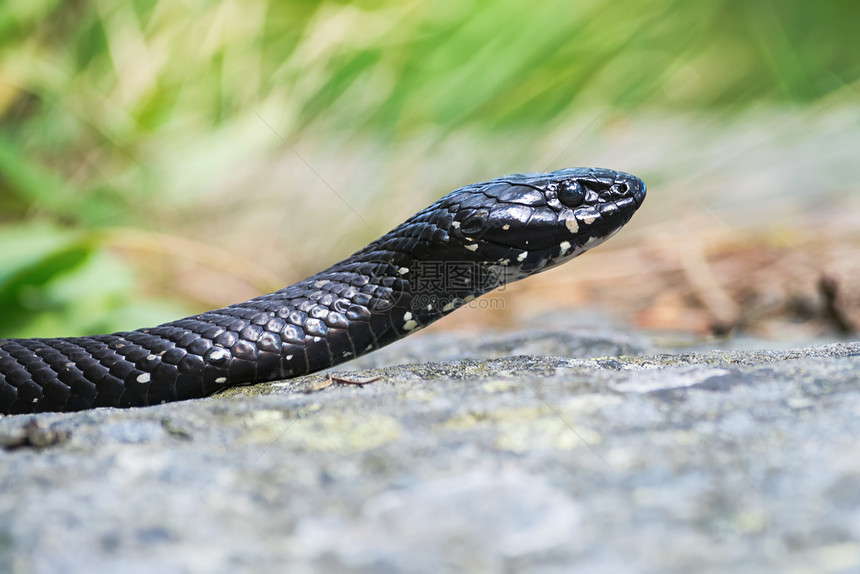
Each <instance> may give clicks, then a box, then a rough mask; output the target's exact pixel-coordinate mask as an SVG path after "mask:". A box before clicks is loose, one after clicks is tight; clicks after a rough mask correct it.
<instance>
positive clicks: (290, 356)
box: [284, 355, 293, 361]
mask: <svg viewBox="0 0 860 574" xmlns="http://www.w3.org/2000/svg"><path fill="white" fill-rule="evenodd" d="M284 358H285V359H286V360H288V361H290V360H292V358H293V356H292V355H287V356H286V357H284Z"/></svg>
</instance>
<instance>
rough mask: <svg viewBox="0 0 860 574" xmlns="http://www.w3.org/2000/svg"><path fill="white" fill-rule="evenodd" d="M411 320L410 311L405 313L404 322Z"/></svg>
mask: <svg viewBox="0 0 860 574" xmlns="http://www.w3.org/2000/svg"><path fill="white" fill-rule="evenodd" d="M410 319H412V313H411V312H410V311H407V312H405V313H404V314H403V320H404V321H409V320H410Z"/></svg>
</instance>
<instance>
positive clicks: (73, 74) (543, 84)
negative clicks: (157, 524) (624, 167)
mask: <svg viewBox="0 0 860 574" xmlns="http://www.w3.org/2000/svg"><path fill="white" fill-rule="evenodd" d="M857 22H860V4H857V3H854V2H849V1H847V0H845V1H840V0H831V1H826V2H818V3H809V2H803V1H801V0H782V1H780V0H769V1H767V0H766V1H759V2H742V1H738V0H714V1H712V2H686V1H682V0H663V1H661V2H651V3H642V2H631V1H618V0H591V1H585V2H567V1H560V0H559V1H549V2H539V3H526V2H519V1H516V0H499V1H495V2H474V1H473V2H468V1H465V2H462V1H447V0H445V1H441V2H429V1H420V0H411V1H410V0H407V1H405V2H403V1H387V0H367V1H357V2H347V1H331V2H316V1H310V0H289V1H282V2H274V1H266V0H221V1H217V0H184V1H179V2H177V1H170V2H169V1H166V0H161V1H157V0H98V1H96V0H82V1H79V2H60V1H59V0H5V1H4V2H3V3H2V4H0V336H32V335H36V334H49V333H50V334H58V335H59V334H63V335H68V334H80V333H86V332H99V331H110V330H115V329H120V328H132V327H136V326H141V325H145V324H152V323H156V322H158V321H160V320H162V319H164V318H166V317H170V316H176V315H178V314H180V313H181V312H183V311H189V310H193V309H198V308H200V307H203V306H206V305H208V304H211V303H212V302H213V299H212V298H210V297H208V296H204V295H201V294H200V293H201V291H200V289H197V290H195V289H186V287H187V285H185V284H184V283H183V281H182V277H183V275H182V273H183V272H185V273H186V274H188V273H193V272H194V269H196V268H197V266H207V265H209V266H215V267H218V266H219V264H218V263H216V262H215V261H213V256H212V254H211V253H209V252H207V251H205V249H204V248H202V247H201V251H199V252H197V253H196V254H195V253H193V252H194V251H195V250H194V249H193V248H190V249H189V251H191V252H192V253H190V254H189V256H188V260H189V261H190V262H191V263H189V264H188V266H189V269H190V271H189V270H188V269H180V270H178V271H177V270H176V269H172V270H170V269H168V270H165V269H163V267H164V265H161V264H159V263H157V262H156V263H153V262H152V261H150V260H148V259H146V258H145V257H144V258H143V259H144V261H142V259H141V257H140V253H139V252H138V251H139V250H135V249H134V248H131V249H129V246H128V242H123V241H121V240H120V239H118V238H122V237H127V236H126V235H123V232H122V230H124V229H125V230H128V229H132V230H134V229H141V230H144V231H146V232H147V233H151V234H153V235H156V236H158V237H164V236H167V237H171V236H174V237H176V239H177V241H186V242H188V241H195V240H196V238H200V244H201V245H202V243H204V242H206V243H213V244H215V245H219V247H220V248H222V250H223V252H224V253H227V252H229V253H233V254H234V255H233V256H232V257H235V258H236V259H237V260H241V263H242V264H244V265H246V267H242V264H236V265H233V264H231V262H230V261H231V260H230V259H229V257H230V256H227V255H225V259H224V262H223V265H220V267H222V269H221V272H222V273H223V274H224V275H226V276H228V277H229V276H230V274H231V269H232V270H234V271H233V273H235V275H241V276H243V277H245V278H246V279H247V278H248V276H249V275H251V276H253V275H254V269H255V268H254V264H253V262H252V260H253V256H252V255H246V254H248V253H249V252H250V253H253V252H255V251H259V250H260V248H261V247H263V248H266V247H268V248H271V249H278V250H284V249H285V248H286V246H288V245H289V244H290V241H291V240H292V242H294V243H295V242H300V244H301V245H302V246H303V247H305V248H306V250H307V251H308V253H309V255H308V256H307V259H300V260H298V261H296V262H294V266H293V267H289V266H288V265H287V264H286V263H284V264H283V265H285V266H282V267H281V268H280V269H278V270H277V272H273V273H270V274H268V275H267V274H266V273H265V272H262V271H260V272H259V273H257V278H256V279H255V278H252V279H250V280H249V281H250V283H251V284H252V285H253V288H254V289H256V290H260V289H265V288H271V287H272V286H275V285H277V284H278V282H279V281H280V282H284V283H285V282H286V280H288V279H290V278H293V279H294V278H296V277H291V276H292V275H294V274H295V275H298V274H301V273H304V272H305V271H308V270H311V269H313V268H317V267H319V263H318V262H317V261H316V260H315V259H314V258H317V257H322V256H323V255H322V254H325V253H327V252H326V249H328V250H329V251H328V253H329V254H330V253H340V254H345V253H347V252H348V251H349V247H348V245H346V244H352V245H353V246H355V245H357V243H356V241H363V240H365V239H368V238H370V237H371V236H373V235H374V230H376V231H379V230H384V228H385V226H386V225H387V223H385V222H388V224H390V223H391V222H392V221H393V219H395V218H393V216H392V215H391V214H390V213H388V214H386V213H377V212H375V211H374V210H373V209H371V208H370V207H369V206H370V205H372V201H373V200H374V198H379V197H385V198H386V201H388V202H389V204H392V205H394V207H392V212H396V213H398V214H403V215H405V214H409V213H411V212H412V211H413V209H414V206H415V203H414V202H405V203H404V202H402V197H400V194H402V191H403V190H402V188H399V187H398V185H397V184H398V182H400V181H402V179H403V172H404V171H405V168H404V166H405V165H409V166H410V172H412V171H414V172H416V173H419V174H421V173H424V174H428V175H429V174H434V175H438V173H439V172H448V171H454V168H452V167H446V168H444V169H439V168H438V167H432V166H430V165H429V164H428V165H423V166H420V165H419V166H416V164H417V163H419V162H420V161H421V160H422V157H424V156H425V154H426V153H427V150H428V149H434V146H437V147H438V146H440V145H442V143H441V142H452V141H453V142H465V141H469V138H477V140H475V141H481V142H483V143H482V146H483V147H490V146H492V144H493V142H498V141H500V140H502V139H503V138H504V139H505V141H516V142H520V143H519V144H518V145H520V146H522V149H518V148H517V147H516V145H513V144H511V145H508V146H499V148H500V149H493V150H492V151H491V152H489V153H488V152H487V151H486V150H484V151H483V152H482V153H484V154H485V156H484V157H478V154H477V152H476V151H474V149H473V150H468V149H465V150H463V149H461V153H460V157H459V161H460V162H461V164H460V167H459V168H458V169H461V171H460V173H467V172H468V169H467V168H462V166H470V165H473V164H474V165H490V164H492V165H493V166H494V167H497V166H495V164H493V162H492V160H491V159H489V158H488V157H487V155H490V154H492V153H497V154H499V157H500V158H511V157H518V156H519V155H520V154H525V153H526V152H525V151H523V150H526V149H531V148H533V147H536V144H534V143H532V142H536V141H538V139H539V137H540V136H539V134H544V133H546V132H548V131H552V130H553V129H555V127H556V126H558V125H559V124H562V123H568V124H569V123H570V122H573V121H575V120H576V119H577V118H581V117H592V118H594V117H597V118H599V119H600V122H598V124H597V125H596V126H594V127H592V128H591V129H596V130H600V129H601V125H600V124H601V122H609V121H611V119H612V118H613V117H615V118H617V117H619V116H621V117H623V116H624V115H625V114H634V113H638V112H640V111H643V110H664V111H665V110H686V111H693V112H701V111H707V112H710V113H715V114H717V115H720V114H731V113H736V112H738V111H743V110H745V109H748V108H750V107H752V106H785V105H791V106H802V105H807V104H811V103H814V102H818V101H821V100H822V98H828V97H832V95H833V94H835V93H840V92H841V91H845V90H848V91H852V90H855V91H856V89H857V84H856V82H857V79H858V78H860V60H858V58H857V56H856V49H854V46H853V45H851V44H852V43H853V40H851V39H852V38H853V37H854V35H855V28H856V24H857ZM595 110H597V111H600V110H602V111H603V112H605V111H606V110H609V111H610V112H611V113H609V114H605V113H603V112H600V113H596V112H595ZM583 114H584V115H583ZM589 114H590V116H589ZM583 127H584V126H583ZM419 140H420V141H421V142H425V143H423V144H422V145H419V146H415V145H414V142H415V141H419ZM299 143H300V144H301V146H300V148H297V147H296V146H297V144H299ZM562 147H563V146H562ZM357 150H365V151H363V152H358V151H357ZM366 150H370V151H366ZM560 151H561V150H560V149H557V148H556V149H555V153H554V154H551V155H557V153H558V152H560ZM363 153H366V155H362V154H363ZM287 156H289V161H292V162H293V163H292V164H290V165H291V166H292V169H294V170H295V169H298V168H299V167H300V168H302V169H305V170H307V167H308V166H307V165H305V164H308V165H309V166H310V168H311V169H312V170H313V171H315V172H320V171H322V172H323V173H320V179H322V180H324V181H329V180H335V179H336V175H337V174H335V173H334V172H347V173H350V172H352V170H354V173H355V175H356V179H358V177H359V176H360V177H361V178H362V181H364V182H365V183H364V184H363V185H361V186H360V187H361V189H368V188H372V192H369V193H358V192H357V191H356V190H353V189H350V190H349V192H350V194H349V197H350V201H349V203H350V205H352V206H353V208H351V209H350V210H341V211H339V212H338V215H337V217H336V220H335V221H330V222H326V223H327V224H329V225H331V226H332V227H336V228H337V229H334V230H327V231H326V233H325V234H323V233H321V230H320V225H321V224H320V214H321V213H325V210H320V209H321V208H320V207H319V206H318V205H317V204H316V201H317V199H318V198H316V199H314V198H310V199H308V197H307V195H308V193H310V192H309V191H308V189H307V185H308V183H307V182H309V181H311V179H307V178H304V176H302V177H303V178H304V179H301V181H288V182H285V181H284V169H283V166H280V163H279V161H282V160H279V159H278V158H285V157H287ZM296 156H298V157H300V158H301V161H298V160H297V159H296ZM529 157H536V156H533V155H532V156H529ZM283 161H287V160H283ZM350 162H354V163H350ZM358 164H361V167H358ZM380 165H385V166H389V167H387V168H386V169H387V171H386V172H385V174H384V175H380V176H378V177H376V178H375V177H374V176H373V175H372V174H373V171H372V170H373V169H375V168H379V166H380ZM279 166H280V167H279ZM319 166H325V167H326V169H325V170H321V168H319ZM391 166H393V167H391ZM412 166H415V167H414V168H413V167H412ZM287 167H290V166H287ZM519 167H520V166H516V168H517V169H518V168H519ZM533 167H534V166H533ZM543 167H544V166H542V165H541V166H537V168H543ZM501 169H502V170H504V169H508V170H509V171H510V170H511V168H501ZM364 170H370V171H364ZM267 173H271V174H272V175H270V176H269V175H266V174H267ZM412 177H413V178H415V179H421V176H420V175H413V176H412ZM439 177H440V179H445V176H444V175H440V176H439ZM269 179H271V180H273V181H275V180H280V184H279V185H275V184H273V183H272V182H271V181H269ZM373 180H376V181H378V186H374V185H370V184H368V183H366V182H370V181H373ZM460 180H461V178H452V179H451V181H460ZM338 181H339V182H341V185H336V186H328V184H326V186H328V187H333V188H337V190H338V192H339V193H347V192H346V191H344V187H343V185H345V184H343V182H346V181H349V179H348V178H347V179H342V180H338ZM447 181H448V180H447V179H446V182H447ZM317 183H319V181H317ZM267 186H269V187H267ZM326 186H322V188H321V189H323V190H324V189H325V188H326ZM270 187H271V189H270V191H271V192H272V195H259V194H256V193H257V192H256V191H254V190H256V189H263V188H266V189H269V188H270ZM377 187H378V188H379V189H377ZM274 188H279V189H280V192H281V193H282V194H284V195H282V196H281V197H285V196H286V197H285V199H284V200H283V201H284V202H285V203H284V204H285V205H287V206H288V207H289V211H290V215H289V219H287V220H285V221H284V220H277V219H272V218H273V217H274V215H273V214H271V213H269V212H271V211H273V210H272V208H271V207H267V206H266V202H263V201H262V200H263V199H265V198H270V197H275V195H274ZM443 190H444V188H443ZM438 192H439V190H438V189H437V190H436V193H438ZM321 193H322V192H321ZM374 194H376V195H374ZM255 202H256V203H258V204H262V205H259V206H258V209H259V212H258V215H256V216H252V215H247V213H246V212H247V210H248V209H250V207H249V205H248V204H249V203H255ZM401 207H402V209H403V210H402V211H400V209H401ZM377 211H378V210H377ZM353 212H355V213H360V214H362V219H365V220H366V222H367V224H368V226H369V227H370V228H371V229H369V230H368V229H363V228H361V223H360V221H359V222H358V224H357V225H355V226H356V227H359V228H360V229H358V230H357V231H353V232H352V233H353V234H354V235H355V236H356V238H355V240H350V241H347V240H346V239H345V238H347V237H350V236H349V235H345V233H346V228H348V227H352V226H353V225H354V224H355V222H356V221H357V220H355V219H353ZM237 213H245V214H246V221H254V220H255V219H254V218H255V217H257V218H258V220H259V221H260V222H261V223H260V229H259V230H258V229H252V230H248V231H246V232H245V234H244V235H243V234H242V233H241V232H239V231H237V230H236V229H232V228H231V226H230V225H229V222H228V219H227V218H228V217H229V216H230V215H232V214H237ZM267 217H268V218H269V219H266V218H267ZM284 217H287V215H285V216H284ZM347 218H350V219H348V220H347ZM225 222H227V223H225ZM270 227H271V228H272V229H279V230H280V231H279V232H280V235H277V234H274V235H272V236H271V237H269V236H266V235H265V234H262V233H261V234H257V232H258V231H260V230H261V229H268V228H270ZM213 229H217V230H218V231H213ZM222 229H225V230H226V231H224V232H223V233H222V232H221V231H220V230H222ZM284 229H288V232H285V231H284ZM149 237H152V235H151V236H149ZM192 238H194V239H192ZM341 240H342V241H341ZM333 242H335V243H336V244H337V245H338V247H337V249H332V247H331V246H332V244H333ZM341 243H343V244H344V246H343V247H341V246H340V245H341ZM186 244H188V243H186ZM195 244H196V243H195ZM188 245H190V244H188ZM326 246H328V248H327V247H326ZM120 248H121V249H120ZM156 250H157V249H156ZM168 255H169V256H170V257H172V258H174V259H175V255H176V254H175V253H169V254H168ZM214 258H215V259H218V257H214ZM280 258H281V259H283V256H281V257H280ZM329 260H330V259H329ZM263 261H266V264H267V265H268V263H269V262H270V260H267V259H265V258H263V259H260V260H259V263H260V265H262V264H263ZM179 265H180V266H183V265H185V264H179ZM256 269H257V271H259V268H256ZM272 275H275V277H272ZM231 280H235V277H234V278H233V279H231ZM225 281H226V280H225ZM211 282H212V281H210V283H211ZM228 282H229V281H228ZM228 291H229V290H228ZM230 292H231V293H235V294H236V295H235V296H237V297H238V296H240V294H241V295H244V293H245V291H241V290H238V291H236V290H234V291H230ZM165 301H172V302H174V303H173V304H170V305H168V304H166V303H164V302H165Z"/></svg>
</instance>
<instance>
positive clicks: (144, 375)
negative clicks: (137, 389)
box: [135, 373, 150, 383]
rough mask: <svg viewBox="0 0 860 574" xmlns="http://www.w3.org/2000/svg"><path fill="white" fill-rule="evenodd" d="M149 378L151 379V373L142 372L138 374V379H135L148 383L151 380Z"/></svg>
mask: <svg viewBox="0 0 860 574" xmlns="http://www.w3.org/2000/svg"><path fill="white" fill-rule="evenodd" d="M149 379H150V375H149V373H142V374H140V375H138V376H137V379H135V380H136V381H137V382H138V383H148V382H149Z"/></svg>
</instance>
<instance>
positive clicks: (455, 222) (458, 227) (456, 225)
mask: <svg viewBox="0 0 860 574" xmlns="http://www.w3.org/2000/svg"><path fill="white" fill-rule="evenodd" d="M451 227H453V228H454V229H460V222H459V221H452V222H451Z"/></svg>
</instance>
